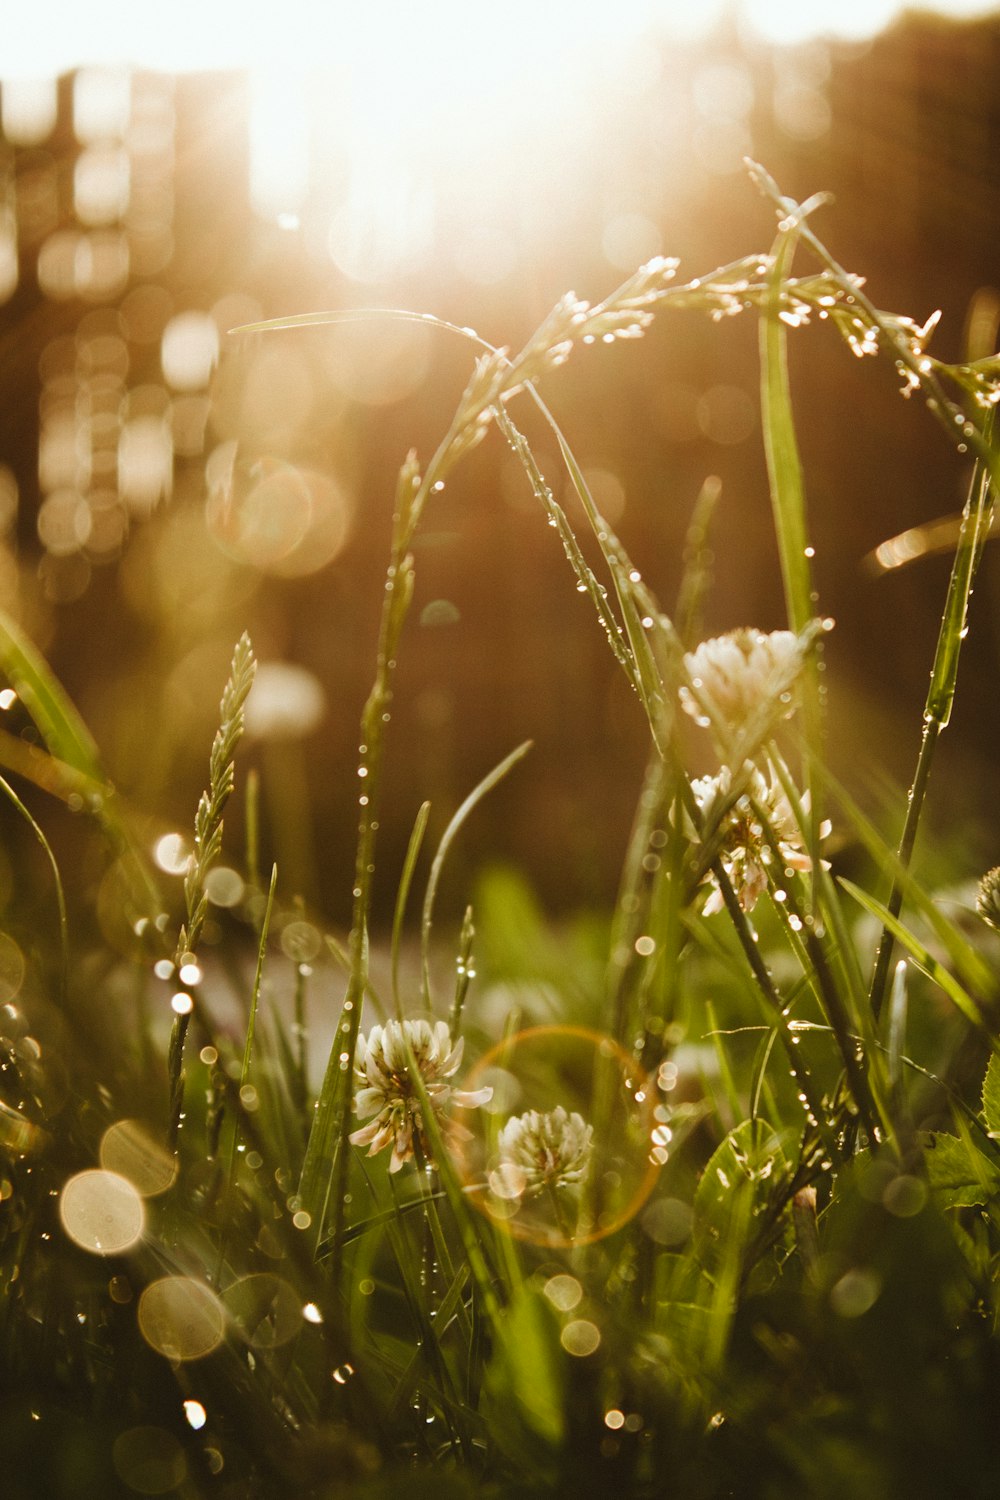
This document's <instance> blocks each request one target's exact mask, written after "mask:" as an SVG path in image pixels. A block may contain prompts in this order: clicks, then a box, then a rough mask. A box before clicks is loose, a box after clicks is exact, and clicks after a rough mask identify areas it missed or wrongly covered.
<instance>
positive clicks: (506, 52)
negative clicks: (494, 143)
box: [0, 0, 1000, 88]
mask: <svg viewBox="0 0 1000 1500" xmlns="http://www.w3.org/2000/svg"><path fill="white" fill-rule="evenodd" d="M741 8H742V11H743V14H744V16H745V18H746V20H747V22H748V24H749V25H750V26H751V27H752V28H753V30H754V31H755V32H757V34H759V35H760V36H762V37H764V38H766V39H768V40H772V41H778V42H785V43H792V42H795V41H801V40H803V39H804V38H806V37H810V36H818V35H832V36H845V37H854V38H857V37H863V36H868V35H872V34H873V33H874V32H877V31H879V30H881V29H882V27H884V26H885V25H886V24H888V23H889V22H890V21H891V20H892V19H893V18H894V17H895V16H896V15H898V14H899V13H900V11H902V10H903V8H904V7H903V5H902V4H901V3H900V0H741ZM927 8H928V9H933V10H935V11H937V12H938V13H941V14H947V15H953V16H973V15H983V14H986V13H989V12H992V11H996V10H997V9H998V8H1000V0H937V3H936V4H934V5H932V6H928V7H927ZM5 9H6V10H8V14H6V15H5V17H4V37H3V49H2V56H0V77H10V76H16V75H20V76H35V77H51V76H53V75H54V74H57V73H62V72H66V71H68V70H69V69H71V68H74V67H76V66H78V65H80V64H84V63H95V62H104V63H113V62H122V63H132V64H139V65H144V66H146V67H150V68H153V69H157V70H162V71H166V72H185V71H191V70H197V69H209V68H225V67H234V68H236V67H246V66H249V67H258V68H259V67H261V66H271V65H277V66H279V67H284V68H289V67H291V68H296V67H302V66H316V65H322V64H323V63H329V62H337V61H343V60H344V58H345V54H346V55H347V56H350V57H354V56H356V55H357V54H358V53H359V52H367V53H368V54H369V55H370V57H371V60H372V62H373V64H376V65H377V63H378V61H380V60H385V61H387V62H388V64H389V67H390V68H391V69H392V70H393V71H396V70H398V69H400V68H401V67H402V64H403V60H404V59H405V60H406V62H407V75H408V77H409V79H410V81H411V82H412V83H413V84H415V85H416V86H417V87H418V88H419V80H420V79H421V77H423V76H425V75H427V74H428V73H429V74H431V75H432V74H433V73H434V72H436V71H437V70H438V69H439V68H440V67H441V65H442V64H443V65H444V66H445V68H446V69H447V70H449V71H450V70H451V69H452V68H453V67H454V65H455V63H456V62H457V61H460V62H461V65H462V67H463V69H464V70H465V71H466V72H467V73H468V75H469V77H470V80H471V79H474V78H475V77H476V76H477V75H478V74H480V73H485V74H487V75H494V76H495V75H496V74H497V72H498V70H499V69H500V68H505V69H506V70H507V71H508V73H509V75H511V76H512V78H513V77H514V76H516V75H517V73H518V72H520V70H521V63H522V62H523V61H524V60H525V59H526V54H527V53H528V52H529V51H530V54H531V57H532V60H533V61H537V62H539V63H541V64H542V65H544V64H545V63H546V62H548V63H554V62H555V61H556V60H557V59H561V60H562V61H565V60H566V58H567V56H568V55H569V54H572V53H574V52H577V51H579V49H580V48H581V47H582V48H586V49H595V48H601V47H606V46H608V45H609V44H610V45H614V44H615V43H616V42H625V43H627V42H628V41H630V40H632V39H634V37H635V36H636V35H637V34H639V33H641V31H642V30H643V29H645V28H646V27H647V26H650V25H653V26H656V27H658V28H663V29H667V30H672V31H674V32H677V33H683V34H685V35H688V36H690V35H692V34H693V35H697V34H699V33H703V32H706V31H708V30H709V29H710V28H711V26H712V24H713V22H714V21H715V20H716V18H717V17H718V15H719V13H720V11H721V10H722V9H723V0H545V3H544V4H541V5H539V4H538V3H537V0H505V3H504V5H503V6H490V7H486V6H483V7H481V8H477V7H474V6H472V5H470V4H469V3H468V0H427V3H425V4H423V5H418V4H414V3H413V0H365V3H357V0H352V3H345V0H282V3H281V4H279V5H273V4H267V5H264V4H261V3H259V0H207V3H206V0H172V3H171V4H168V5H163V4H159V3H156V4H154V3H152V0H87V3H86V4H83V3H77V0H35V3H33V4H30V5H27V4H22V5H20V6H19V7H18V13H17V18H16V19H13V20H12V19H11V16H10V14H9V10H10V9H13V5H11V6H10V7H9V8H8V7H5ZM527 38H530V49H529V48H528V47H527V46H526V45H525V39H527ZM533 71H534V68H533Z"/></svg>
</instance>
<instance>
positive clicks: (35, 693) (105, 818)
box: [0, 610, 160, 917]
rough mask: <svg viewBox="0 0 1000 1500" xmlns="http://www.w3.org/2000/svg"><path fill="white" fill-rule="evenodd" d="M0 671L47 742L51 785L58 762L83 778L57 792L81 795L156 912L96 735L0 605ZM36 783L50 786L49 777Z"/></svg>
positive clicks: (145, 905)
mask: <svg viewBox="0 0 1000 1500" xmlns="http://www.w3.org/2000/svg"><path fill="white" fill-rule="evenodd" d="M0 671H2V672H3V674H4V676H5V677H6V678H7V680H8V681H9V683H10V685H11V687H12V688H13V689H14V691H15V692H16V693H17V695H18V697H19V698H20V700H21V702H22V703H23V704H24V706H25V708H26V709H27V711H28V713H29V714H30V715H31V717H32V719H33V720H34V723H35V725H36V727H37V729H38V731H39V733H40V734H41V736H42V739H43V740H44V741H45V745H46V748H47V749H48V751H49V753H50V755H51V756H52V758H53V763H54V764H53V765H52V766H49V767H48V768H47V770H48V771H50V772H51V771H56V773H57V774H56V781H55V785H56V786H58V785H59V784H60V779H59V777H58V768H59V766H60V764H61V765H64V766H67V767H69V769H70V772H71V773H73V774H74V775H75V776H76V777H79V778H81V782H80V783H79V784H77V785H75V786H72V787H71V788H69V790H68V791H67V792H66V793H62V792H60V793H59V795H73V793H76V795H82V796H83V799H84V806H85V807H86V808H87V809H88V810H89V811H90V812H92V813H93V814H94V816H95V817H96V818H97V820H98V822H99V823H100V825H101V826H102V828H103V829H104V830H105V832H106V833H107V835H108V836H109V838H110V839H111V842H112V844H113V845H115V846H116V847H117V848H118V849H120V850H121V851H122V853H123V856H124V861H125V868H126V871H127V874H128V879H129V882H130V885H131V887H132V890H133V899H134V900H135V901H136V904H137V905H138V907H139V909H140V910H141V911H143V912H145V913H146V915H147V916H149V917H153V916H155V915H156V914H157V913H158V912H159V910H160V897H159V892H158V891H157V889H156V886H155V885H154V883H153V880H152V877H151V875H150V872H149V868H148V866H147V863H146V859H145V857H144V855H143V853H142V851H141V849H140V848H139V846H138V844H137V842H136V839H135V837H134V835H133V833H132V830H131V828H130V827H129V825H128V822H127V820H126V819H125V818H124V816H123V815H122V814H121V812H120V811H119V807H118V798H117V794H116V793H115V791H114V789H113V788H112V787H111V785H110V783H109V782H108V778H107V776H106V774H105V771H104V767H103V765H102V763H101V758H100V752H99V751H98V748H97V745H96V743H95V741H94V738H93V736H92V735H91V733H90V730H89V729H88V728H87V726H86V724H85V723H84V722H83V719H82V718H81V716H80V714H79V713H78V712H77V710H76V708H75V706H74V705H73V703H72V701H71V700H70V698H69V696H68V694H67V693H66V692H65V691H64V689H63V687H62V685H61V684H60V683H59V682H58V680H57V679H56V677H55V675H54V674H53V673H52V671H51V670H50V669H49V666H48V664H47V662H46V661H45V659H44V657H43V656H42V655H41V653H40V652H39V651H38V650H37V649H36V648H35V646H34V645H33V644H32V643H31V641H29V639H28V637H27V636H26V635H25V634H24V633H23V631H22V630H21V629H20V627H19V626H18V625H17V624H15V622H14V620H13V619H11V617H10V615H8V614H7V613H6V612H5V611H4V610H0ZM12 769H18V770H20V769H21V767H20V766H18V767H13V768H12ZM32 779H36V778H34V777H32ZM40 784H42V785H47V787H48V789H53V783H52V779H51V777H50V776H47V777H46V779H45V781H42V782H40Z"/></svg>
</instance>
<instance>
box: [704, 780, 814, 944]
mask: <svg viewBox="0 0 1000 1500" xmlns="http://www.w3.org/2000/svg"><path fill="white" fill-rule="evenodd" d="M731 787H732V775H731V773H730V770H729V767H728V766H723V767H722V770H721V771H720V772H719V774H718V775H717V776H702V777H700V778H699V779H698V780H697V781H692V783H691V790H692V792H693V793H694V796H695V801H696V802H697V803H698V806H699V807H700V808H701V810H702V811H703V812H704V813H705V814H706V815H707V817H708V818H709V819H712V818H713V816H714V814H713V809H717V808H718V807H719V806H720V805H722V806H725V804H726V803H727V802H728V800H729V797H730V792H731ZM802 810H803V812H804V813H808V811H809V793H808V792H806V794H805V796H804V797H803V798H802ZM765 824H766V825H767V829H769V830H770V834H771V837H772V838H773V841H774V843H775V845H776V846H777V852H778V854H779V855H780V857H781V861H782V869H790V870H798V871H801V872H803V873H807V872H808V871H809V870H811V869H812V860H811V859H810V857H809V855H808V854H807V853H806V850H805V845H804V843H803V839H802V831H801V829H800V828H799V825H798V823H797V822H796V819H795V814H794V812H793V811H792V805H791V803H790V802H789V800H788V797H787V796H786V795H785V791H784V789H783V787H782V786H781V783H780V782H779V781H778V779H777V776H776V775H775V772H774V768H773V767H772V768H771V779H770V781H767V780H765V778H764V777H763V776H762V775H761V773H760V771H757V770H754V771H753V772H751V775H750V779H749V782H748V784H747V789H746V791H745V792H744V793H743V794H742V795H741V796H739V797H737V798H736V801H735V802H733V803H732V805H731V806H729V807H726V810H725V812H723V814H722V817H721V819H720V820H719V822H718V824H717V830H716V831H717V835H718V836H719V837H720V839H721V842H720V846H719V857H720V858H721V860H722V866H723V869H724V870H725V872H726V874H727V875H728V877H729V879H730V881H731V883H732V886H733V889H734V891H735V892H736V898H737V900H738V901H739V903H740V906H741V908H742V909H743V911H746V912H749V911H753V909H754V907H755V906H756V904H757V901H758V898H759V897H760V896H762V895H763V894H764V892H765V891H766V890H767V871H768V866H769V865H770V864H771V862H772V860H773V858H774V856H773V853H772V849H771V844H770V842H769V840H768V836H767V831H766V829H765ZM830 826H831V825H830V822H829V820H824V821H823V822H822V823H821V824H820V827H819V836H820V838H821V839H823V838H826V837H827V835H828V834H829V832H830ZM709 832H710V830H709ZM823 867H824V869H828V868H829V866H828V865H827V864H826V862H825V861H824V862H823ZM705 879H706V880H707V881H709V882H710V883H711V885H712V891H711V894H710V895H709V898H708V900H707V901H706V902H705V907H704V914H705V916H711V915H712V913H713V912H717V911H721V910H722V907H723V904H724V903H723V899H722V892H721V890H720V889H719V885H718V882H717V881H716V879H715V877H714V876H713V875H712V874H711V873H709V874H708V875H706V877H705Z"/></svg>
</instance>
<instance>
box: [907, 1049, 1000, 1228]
mask: <svg viewBox="0 0 1000 1500" xmlns="http://www.w3.org/2000/svg"><path fill="white" fill-rule="evenodd" d="M990 1066H991V1067H992V1062H991V1064H990ZM925 1147H926V1149H925V1152H924V1160H925V1161H926V1163H927V1180H928V1182H929V1183H930V1185H931V1188H932V1189H933V1191H934V1192H935V1194H936V1195H937V1196H938V1200H939V1202H940V1203H941V1204H942V1205H943V1207H945V1208H971V1207H972V1206H973V1205H974V1204H985V1203H989V1202H990V1200H991V1199H992V1198H994V1197H995V1196H996V1194H997V1193H998V1192H1000V1171H998V1169H997V1168H996V1166H995V1165H994V1164H993V1162H991V1161H990V1160H989V1159H988V1158H987V1157H985V1156H984V1155H983V1153H982V1152H981V1151H977V1150H976V1148H975V1147H974V1146H973V1145H972V1143H971V1141H964V1140H961V1139H960V1138H959V1137H958V1136H957V1135H947V1134H945V1133H944V1132H943V1131H942V1132H940V1133H938V1132H934V1133H932V1134H930V1135H928V1137H927V1139H926V1142H925Z"/></svg>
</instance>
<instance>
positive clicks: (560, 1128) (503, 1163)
mask: <svg viewBox="0 0 1000 1500" xmlns="http://www.w3.org/2000/svg"><path fill="white" fill-rule="evenodd" d="M593 1136H594V1127H593V1125H588V1124H587V1123H586V1122H585V1121H584V1119H583V1116H582V1115H578V1114H577V1113H576V1111H575V1110H574V1111H573V1112H572V1113H569V1114H568V1113H567V1112H566V1110H565V1109H564V1108H563V1107H562V1105H561V1104H558V1105H556V1107H555V1109H548V1110H537V1109H529V1110H527V1111H526V1112H525V1113H524V1114H523V1115H514V1116H512V1117H511V1119H509V1120H508V1121H507V1123H506V1125H505V1126H504V1127H503V1129H502V1130H501V1131H500V1134H499V1136H498V1137H497V1149H498V1163H497V1167H496V1169H495V1170H494V1171H493V1172H492V1173H491V1174H490V1186H491V1187H492V1188H493V1190H494V1192H495V1193H496V1194H497V1196H498V1197H501V1198H523V1197H531V1196H532V1195H533V1194H535V1193H540V1192H541V1191H542V1190H543V1189H544V1188H559V1187H571V1186H572V1185H573V1184H574V1183H577V1182H579V1181H580V1180H581V1178H582V1177H583V1175H584V1173H585V1172H586V1170H587V1165H588V1163H589V1161H590V1154H591V1150H592V1145H593Z"/></svg>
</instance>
